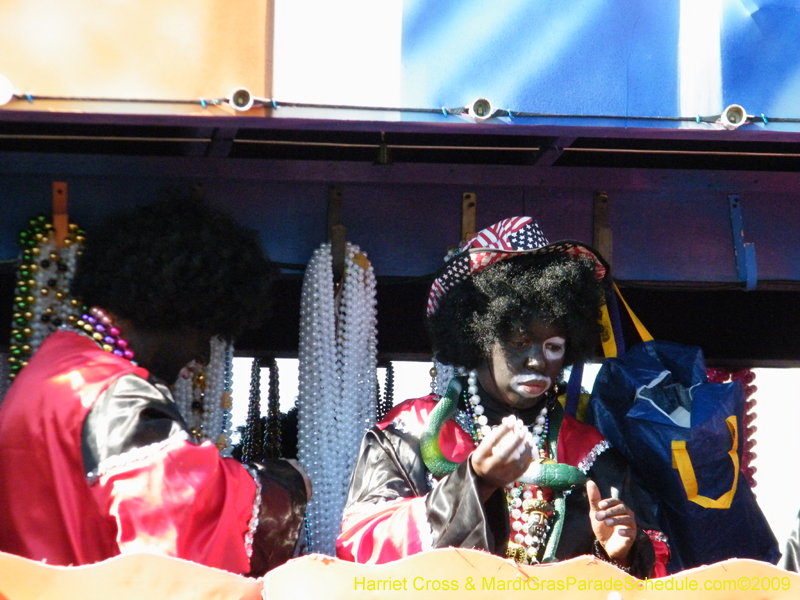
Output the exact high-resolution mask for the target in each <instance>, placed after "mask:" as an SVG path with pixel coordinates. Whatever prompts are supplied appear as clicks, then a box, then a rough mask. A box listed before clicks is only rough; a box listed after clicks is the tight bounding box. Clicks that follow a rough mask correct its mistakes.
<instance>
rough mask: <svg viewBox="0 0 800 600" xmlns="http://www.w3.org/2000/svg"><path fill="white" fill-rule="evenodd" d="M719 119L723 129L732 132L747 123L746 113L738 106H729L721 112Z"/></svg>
mask: <svg viewBox="0 0 800 600" xmlns="http://www.w3.org/2000/svg"><path fill="white" fill-rule="evenodd" d="M719 119H720V122H721V123H722V125H723V126H724V127H725V129H729V130H731V131H733V130H734V129H738V128H739V127H741V126H742V125H744V124H745V123H746V122H747V112H746V111H745V110H744V108H742V107H741V106H739V105H738V104H731V105H730V106H729V107H728V108H726V109H725V110H724V111H722V114H721V115H720V117H719Z"/></svg>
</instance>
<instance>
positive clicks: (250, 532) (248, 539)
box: [242, 465, 261, 558]
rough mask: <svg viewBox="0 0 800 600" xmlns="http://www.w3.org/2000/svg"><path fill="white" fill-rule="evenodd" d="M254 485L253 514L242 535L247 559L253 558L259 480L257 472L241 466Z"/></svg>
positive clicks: (258, 509)
mask: <svg viewBox="0 0 800 600" xmlns="http://www.w3.org/2000/svg"><path fill="white" fill-rule="evenodd" d="M242 466H243V467H244V468H245V469H247V472H248V473H250V476H251V477H252V478H253V481H254V482H255V484H256V496H255V498H253V514H252V516H251V517H250V523H248V525H247V533H245V534H244V551H245V552H246V553H247V558H250V557H251V556H253V540H254V539H255V537H256V529H258V513H259V511H260V510H261V479H260V478H259V476H258V471H257V470H256V469H255V468H254V467H251V466H250V465H242Z"/></svg>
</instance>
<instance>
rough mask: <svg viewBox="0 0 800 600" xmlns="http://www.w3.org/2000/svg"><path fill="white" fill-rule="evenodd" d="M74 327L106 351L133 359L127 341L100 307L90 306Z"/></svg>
mask: <svg viewBox="0 0 800 600" xmlns="http://www.w3.org/2000/svg"><path fill="white" fill-rule="evenodd" d="M75 327H76V328H77V329H78V331H81V332H83V333H85V334H86V335H88V336H89V337H91V338H92V339H93V340H94V341H95V342H97V343H98V344H100V346H101V347H102V348H103V350H105V351H106V352H111V353H112V354H116V355H117V356H121V357H123V358H127V359H128V360H130V361H133V357H134V353H133V350H131V349H130V348H129V347H128V341H127V340H126V339H125V338H123V337H122V333H121V332H120V330H119V329H118V328H117V327H116V326H115V325H114V322H113V321H112V319H111V317H110V316H109V315H108V313H106V312H105V311H104V310H103V309H102V308H98V307H97V306H93V307H91V308H90V309H89V310H88V311H86V312H84V313H83V314H82V315H81V318H80V319H78V320H77V321H76V322H75Z"/></svg>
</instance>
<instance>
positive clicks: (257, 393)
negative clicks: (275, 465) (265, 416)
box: [242, 358, 264, 462]
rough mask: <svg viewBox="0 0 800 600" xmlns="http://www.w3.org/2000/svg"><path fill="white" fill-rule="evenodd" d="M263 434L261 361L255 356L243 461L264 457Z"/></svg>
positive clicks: (243, 445) (252, 367)
mask: <svg viewBox="0 0 800 600" xmlns="http://www.w3.org/2000/svg"><path fill="white" fill-rule="evenodd" d="M263 434H264V430H263V428H262V426H261V361H260V360H259V359H257V358H254V359H253V363H252V366H251V368H250V402H249V403H248V406H247V423H246V425H245V428H244V436H243V438H242V462H254V461H261V460H262V459H263V456H262V453H263V448H264V435H263Z"/></svg>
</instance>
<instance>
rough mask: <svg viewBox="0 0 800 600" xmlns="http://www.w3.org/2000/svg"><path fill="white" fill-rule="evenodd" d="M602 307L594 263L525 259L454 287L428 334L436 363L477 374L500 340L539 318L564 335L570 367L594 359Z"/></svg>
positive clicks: (496, 266) (554, 258) (558, 258)
mask: <svg viewBox="0 0 800 600" xmlns="http://www.w3.org/2000/svg"><path fill="white" fill-rule="evenodd" d="M603 302H604V293H603V287H602V284H601V282H599V281H598V280H597V279H596V278H595V266H594V262H593V261H592V259H591V258H589V257H586V256H581V257H578V258H573V257H570V256H567V255H565V254H557V253H549V254H527V255H523V256H520V257H516V258H510V259H506V260H504V261H501V262H498V263H495V264H494V265H492V266H490V267H488V268H486V269H484V270H483V271H479V272H478V273H476V274H475V275H473V276H472V277H468V278H467V279H465V280H463V281H461V282H459V283H458V284H456V285H455V286H454V287H453V288H452V289H451V290H450V291H449V292H448V293H447V295H446V296H445V297H444V298H443V299H442V301H441V304H440V306H439V309H438V310H437V311H436V312H435V313H434V314H433V315H432V316H430V317H429V318H428V321H427V326H428V334H429V336H430V339H431V344H432V346H433V351H434V353H435V356H436V358H437V360H439V361H440V362H442V363H444V364H450V365H459V366H463V367H466V368H467V369H474V368H476V367H477V366H478V365H479V364H480V363H481V361H482V359H483V358H484V357H486V356H488V355H489V353H490V352H491V347H492V345H493V344H494V342H495V341H496V340H498V339H501V338H502V337H504V336H506V335H508V334H509V333H511V331H512V330H513V329H517V328H520V327H522V328H524V327H526V326H527V325H528V324H529V323H530V321H531V320H533V319H536V318H538V319H541V320H543V321H545V322H547V323H551V324H556V325H559V326H561V327H563V328H564V329H565V331H566V333H567V349H566V354H565V360H564V364H565V365H570V364H573V363H575V362H577V361H580V360H585V359H588V358H589V357H591V356H592V354H593V353H594V350H595V347H596V346H597V344H598V342H599V340H600V335H601V332H602V325H601V324H600V307H601V305H602V303H603Z"/></svg>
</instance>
